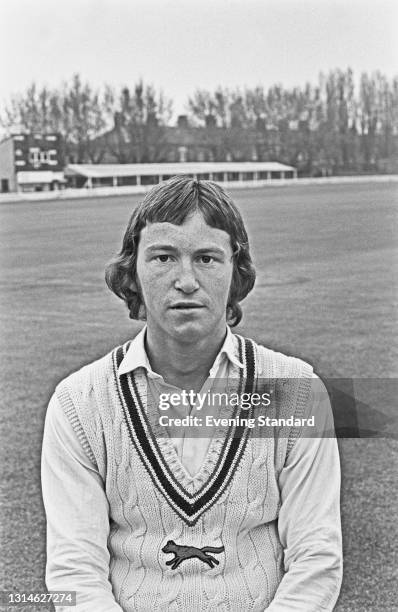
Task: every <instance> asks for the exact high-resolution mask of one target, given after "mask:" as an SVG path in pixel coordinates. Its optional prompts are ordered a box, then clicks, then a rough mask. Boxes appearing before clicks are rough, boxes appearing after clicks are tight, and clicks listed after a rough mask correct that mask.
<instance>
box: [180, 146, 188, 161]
mask: <svg viewBox="0 0 398 612" xmlns="http://www.w3.org/2000/svg"><path fill="white" fill-rule="evenodd" d="M187 153H188V149H187V147H178V156H179V160H178V161H179V162H180V164H184V163H185V162H186V161H187Z"/></svg>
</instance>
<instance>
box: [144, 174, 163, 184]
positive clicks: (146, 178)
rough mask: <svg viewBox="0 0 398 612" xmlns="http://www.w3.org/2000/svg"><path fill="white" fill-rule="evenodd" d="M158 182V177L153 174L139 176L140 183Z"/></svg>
mask: <svg viewBox="0 0 398 612" xmlns="http://www.w3.org/2000/svg"><path fill="white" fill-rule="evenodd" d="M158 182H159V177H158V176H155V175H154V174H151V175H144V176H141V185H156V183H158Z"/></svg>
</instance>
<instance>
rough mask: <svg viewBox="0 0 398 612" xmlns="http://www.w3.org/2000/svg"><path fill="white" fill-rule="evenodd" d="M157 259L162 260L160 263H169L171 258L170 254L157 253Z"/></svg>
mask: <svg viewBox="0 0 398 612" xmlns="http://www.w3.org/2000/svg"><path fill="white" fill-rule="evenodd" d="M156 259H157V260H158V261H160V263H167V262H168V261H169V259H170V255H157V256H156Z"/></svg>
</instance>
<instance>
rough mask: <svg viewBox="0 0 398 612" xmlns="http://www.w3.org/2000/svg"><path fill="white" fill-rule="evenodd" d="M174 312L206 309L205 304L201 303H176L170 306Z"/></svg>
mask: <svg viewBox="0 0 398 612" xmlns="http://www.w3.org/2000/svg"><path fill="white" fill-rule="evenodd" d="M170 308H171V309H172V310H195V309H199V308H204V306H203V304H200V303H199V302H176V303H175V304H173V305H172V306H170Z"/></svg>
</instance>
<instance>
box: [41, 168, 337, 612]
mask: <svg viewBox="0 0 398 612" xmlns="http://www.w3.org/2000/svg"><path fill="white" fill-rule="evenodd" d="M106 279H107V283H108V285H109V287H110V288H111V289H112V290H113V291H114V292H115V293H116V295H118V296H119V297H121V298H122V299H123V300H125V302H126V304H127V306H128V308H129V311H130V317H132V318H140V319H145V320H146V326H145V327H144V329H143V330H142V331H141V332H140V333H139V334H138V336H136V337H135V338H134V340H132V341H131V342H128V343H126V345H124V346H122V347H118V348H117V349H115V350H114V351H112V353H110V354H109V355H107V356H105V357H104V358H102V359H100V360H99V361H96V362H94V363H92V364H90V365H88V366H86V367H84V368H83V369H81V370H80V371H78V372H76V373H74V374H72V375H71V376H69V377H68V378H67V379H65V380H64V381H63V382H61V383H60V385H59V386H58V387H57V390H56V392H55V394H54V396H53V398H52V399H51V402H50V405H49V408H48V412H47V417H46V424H45V432H44V440H43V456H42V484H43V498H44V503H45V509H46V514H47V572H46V581H47V586H48V588H49V590H73V591H76V592H77V608H76V609H77V610H78V611H81V612H83V611H84V612H113V611H116V610H118V611H120V610H123V611H125V612H133V611H137V612H146V611H149V610H151V611H155V610H159V611H160V610H164V611H166V610H167V611H169V610H176V611H177V610H187V611H197V612H199V611H200V612H201V611H212V610H216V609H217V610H225V611H227V610H228V611H230V612H231V611H233V612H235V611H236V612H238V611H239V612H240V611H242V610H244V611H248V610H253V611H258V612H259V611H263V610H269V611H271V612H289V611H294V610H295V611H300V612H319V611H320V610H332V609H333V607H334V604H335V602H336V599H337V596H338V593H339V589H340V583H341V571H342V552H341V530H340V513H339V491H340V469H339V458H338V450H337V444H336V440H335V439H334V438H333V437H327V432H330V430H332V429H333V420H332V416H331V410H330V405H329V400H328V396H327V392H326V390H325V388H324V386H323V383H322V382H321V381H320V379H319V378H317V377H316V376H315V374H313V370H312V368H311V366H309V365H308V364H306V363H304V362H302V361H300V360H298V359H295V358H292V357H287V356H285V355H282V354H280V353H276V352H273V351H271V350H269V349H266V348H265V347H262V346H259V345H257V344H256V343H255V342H253V341H251V340H247V339H244V338H242V337H240V336H238V335H234V334H233V333H232V332H231V329H230V327H231V326H233V325H236V324H237V323H238V322H239V320H240V318H241V315H242V312H241V308H240V306H239V302H240V301H241V300H242V299H244V298H245V297H246V295H247V294H248V293H249V292H250V290H251V289H252V287H253V285H254V279H255V272H254V268H253V264H252V261H251V258H250V252H249V245H248V238H247V234H246V230H245V228H244V225H243V221H242V218H241V216H240V214H239V212H238V210H237V208H236V207H235V205H234V203H233V202H232V200H231V199H230V198H229V196H227V195H226V193H225V192H224V191H223V190H222V188H221V187H219V186H218V185H216V184H215V183H212V182H210V181H200V182H199V181H194V180H192V179H190V178H184V177H176V178H174V179H171V180H170V181H167V182H165V183H161V184H159V185H158V186H156V187H155V188H154V189H153V190H152V191H151V192H149V193H148V195H147V196H146V198H145V199H144V201H143V203H142V204H140V205H139V206H138V208H137V209H136V210H135V211H134V212H133V215H132V217H131V220H130V223H129V225H128V227H127V230H126V233H125V236H124V240H123V246H122V249H121V252H120V254H119V255H118V257H117V258H116V259H115V260H114V261H113V262H112V263H111V264H110V265H109V266H108V268H107V275H106ZM265 381H267V384H266V383H265ZM267 385H268V386H267ZM220 386H221V387H224V391H225V390H227V391H228V393H231V390H234V391H236V392H237V394H238V395H239V393H240V396H242V395H243V393H244V394H245V398H246V399H247V398H250V397H252V398H253V397H254V392H255V391H256V392H258V393H259V394H260V395H261V393H262V392H264V390H265V389H269V395H268V397H270V398H271V401H270V404H269V407H268V413H267V414H268V415H271V416H276V415H278V416H280V417H284V416H285V417H287V418H288V417H289V416H291V415H292V416H293V417H294V418H299V417H303V418H310V417H311V416H313V415H315V418H316V421H317V435H316V436H312V437H309V436H306V435H303V431H302V430H300V428H298V427H296V426H293V425H291V426H290V424H289V422H288V420H286V423H288V425H286V426H283V422H282V421H281V422H282V425H281V426H280V427H277V428H276V429H274V430H273V434H272V435H270V434H269V433H268V434H266V433H264V431H265V430H266V428H264V427H263V428H258V429H257V430H256V435H254V433H253V432H254V430H250V428H248V427H245V426H244V425H241V422H243V421H244V420H243V418H242V419H241V421H239V418H240V417H242V415H243V414H245V415H247V414H248V413H250V414H251V415H253V414H254V412H253V410H254V408H253V407H252V406H250V403H249V410H247V406H243V403H242V405H239V404H238V405H236V404H235V405H234V406H232V405H231V406H229V405H228V403H227V405H223V406H222V408H220V409H219V413H217V411H214V408H213V413H212V414H213V416H214V415H215V416H216V417H217V416H220V415H222V416H232V417H233V418H231V420H230V421H229V420H228V419H227V422H228V425H227V426H225V427H222V426H221V427H217V428H214V433H212V434H209V435H203V436H200V435H199V436H195V435H193V429H194V426H192V427H189V428H188V427H187V428H186V429H184V428H180V429H179V433H176V432H177V431H178V421H175V420H174V421H173V422H174V423H177V425H176V427H174V429H173V428H172V427H171V425H170V424H171V423H172V420H173V419H177V418H181V419H184V417H190V416H193V415H194V414H196V415H197V414H205V412H206V410H207V413H206V414H207V415H209V405H207V406H206V407H205V408H204V412H203V413H201V412H200V409H201V408H203V402H202V406H200V401H201V400H200V398H201V397H202V398H203V397H206V398H207V401H208V404H209V402H210V400H209V398H210V397H211V393H212V391H214V390H215V389H216V388H217V391H220ZM184 393H185V395H184ZM188 394H190V395H189V396H188ZM160 397H162V398H163V399H164V398H169V399H170V400H171V401H170V402H169V409H168V410H167V418H166V419H165V418H163V419H162V417H165V411H164V410H163V408H164V406H163V405H162V406H161V404H160V402H159V398H160ZM187 397H189V401H183V400H186V399H187ZM173 398H174V399H173ZM176 398H177V400H178V398H179V399H180V401H174V400H175V399H176ZM198 398H199V399H198ZM210 403H211V402H210ZM181 422H183V421H181ZM229 423H231V425H229ZM294 425H296V421H294ZM260 429H261V431H259V430H260ZM207 431H208V430H207Z"/></svg>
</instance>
